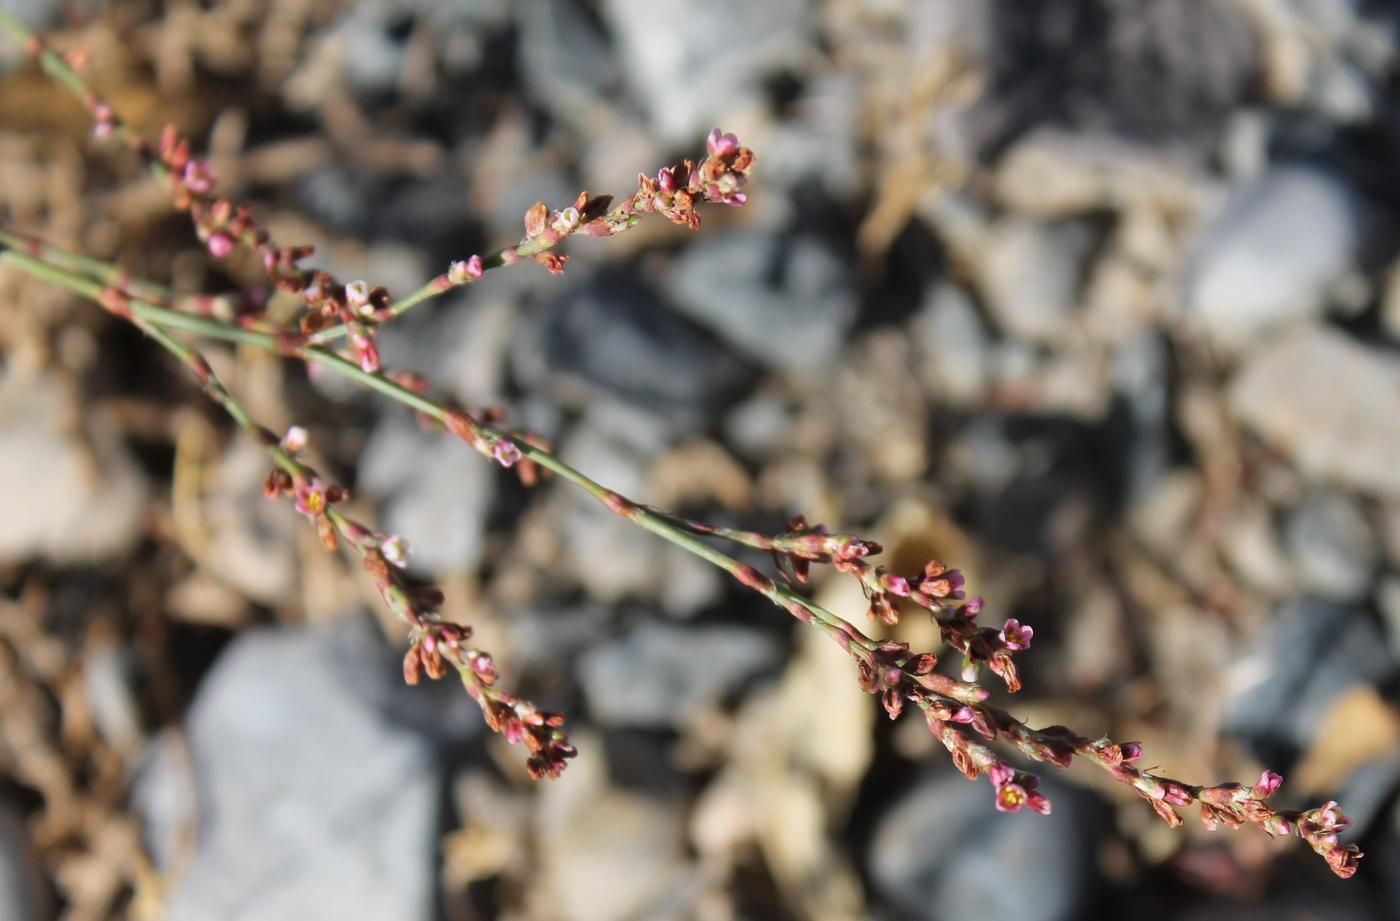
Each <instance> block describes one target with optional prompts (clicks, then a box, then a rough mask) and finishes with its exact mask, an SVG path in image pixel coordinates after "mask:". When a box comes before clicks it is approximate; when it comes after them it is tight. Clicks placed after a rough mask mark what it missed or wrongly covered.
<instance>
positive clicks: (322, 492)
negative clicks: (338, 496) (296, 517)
mask: <svg viewBox="0 0 1400 921" xmlns="http://www.w3.org/2000/svg"><path fill="white" fill-rule="evenodd" d="M295 497H296V498H295V503H296V510H297V511H298V512H301V513H302V514H303V515H305V516H307V517H308V518H315V517H316V516H318V515H323V514H325V512H326V509H328V508H329V507H330V499H329V498H328V497H327V494H326V487H325V486H324V485H323V484H322V483H321V481H320V480H317V479H314V478H313V479H310V480H305V479H300V478H298V480H297V484H296V492H295Z"/></svg>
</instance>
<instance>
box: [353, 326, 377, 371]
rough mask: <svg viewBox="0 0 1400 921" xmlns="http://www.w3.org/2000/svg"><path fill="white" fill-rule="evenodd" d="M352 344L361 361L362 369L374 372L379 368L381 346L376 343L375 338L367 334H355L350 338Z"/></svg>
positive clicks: (357, 357)
mask: <svg viewBox="0 0 1400 921" xmlns="http://www.w3.org/2000/svg"><path fill="white" fill-rule="evenodd" d="M350 345H351V346H352V347H353V348H354V350H355V358H356V359H357V360H358V361H359V363H360V370H361V371H363V372H365V373H366V374H373V373H375V372H376V371H378V370H379V346H377V345H375V344H374V340H373V339H371V338H370V337H369V336H365V335H355V336H352V337H351V338H350Z"/></svg>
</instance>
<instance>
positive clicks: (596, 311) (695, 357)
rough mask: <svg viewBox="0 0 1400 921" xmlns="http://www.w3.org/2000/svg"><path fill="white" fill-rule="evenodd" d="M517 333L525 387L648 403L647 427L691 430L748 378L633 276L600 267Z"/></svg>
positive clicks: (570, 396) (570, 399) (515, 359)
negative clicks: (649, 419) (591, 276)
mask: <svg viewBox="0 0 1400 921" xmlns="http://www.w3.org/2000/svg"><path fill="white" fill-rule="evenodd" d="M527 325H528V326H529V328H528V329H525V330H522V333H521V334H520V335H518V336H516V337H515V340H514V343H513V346H514V347H513V348H512V350H511V367H512V369H513V370H514V372H515V374H516V375H517V376H518V377H519V378H520V379H521V380H522V382H523V383H525V385H526V386H529V387H532V388H533V389H536V390H541V389H544V390H548V391H549V392H552V393H553V394H554V395H555V396H556V397H558V398H559V399H560V400H561V401H562V402H564V403H566V404H569V405H578V404H587V403H590V402H593V401H595V400H597V399H598V398H600V397H602V398H605V399H607V400H611V401H616V402H620V403H624V404H627V405H630V406H632V407H636V408H638V409H641V410H644V411H645V412H646V413H647V414H648V415H649V416H650V417H651V421H650V425H651V426H653V427H655V428H657V429H659V430H661V431H667V432H674V433H680V432H693V431H695V430H696V429H697V428H700V427H703V426H704V424H705V423H706V422H707V421H708V420H710V419H712V418H714V417H715V416H717V415H718V413H719V411H720V410H721V409H722V408H723V407H724V406H725V404H726V403H727V402H728V401H729V400H730V399H732V398H733V397H734V396H735V395H736V394H737V393H738V392H739V391H740V390H741V389H742V388H743V387H744V386H745V385H746V384H747V382H748V379H749V376H750V375H749V372H748V371H747V369H746V368H745V366H744V364H743V363H742V362H740V361H739V360H738V359H737V358H735V357H733V356H732V355H731V354H730V353H729V351H728V350H726V349H725V348H724V347H723V346H721V345H720V344H718V343H717V342H715V341H714V339H713V338H712V337H711V336H710V335H708V334H707V333H705V332H704V331H702V330H700V329H699V328H697V327H695V326H693V325H692V324H691V323H689V322H688V321H686V320H685V319H683V318H681V317H679V316H677V315H676V314H675V313H674V312H672V311H669V310H667V309H666V308H665V305H664V304H663V303H662V302H661V300H660V298H658V297H657V295H656V294H655V292H653V291H652V290H650V289H649V288H647V287H645V286H643V285H642V284H641V283H639V282H637V281H635V280H633V279H631V278H630V277H628V276H625V275H621V274H616V273H611V272H610V273H604V274H602V275H598V276H595V277H593V278H591V279H588V280H586V281H585V282H583V283H582V284H579V285H577V286H575V287H574V288H573V289H572V290H570V291H568V292H565V293H562V294H561V295H560V296H559V297H558V298H557V299H556V300H554V301H551V302H550V303H548V304H545V305H543V307H542V309H541V310H539V311H537V312H536V313H535V314H534V315H533V316H532V317H531V320H530V321H529V323H528V324H527Z"/></svg>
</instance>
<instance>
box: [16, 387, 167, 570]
mask: <svg viewBox="0 0 1400 921" xmlns="http://www.w3.org/2000/svg"><path fill="white" fill-rule="evenodd" d="M84 423H87V426H86V429H85V428H84ZM145 508H146V482H145V479H144V477H142V475H141V471H140V469H139V468H138V467H137V464H136V459H135V458H134V457H133V456H132V454H131V451H130V450H129V449H128V448H127V447H126V444H125V442H124V441H123V440H122V437H121V433H120V432H118V431H116V429H115V428H114V427H113V426H112V425H111V424H110V420H108V419H107V418H106V417H103V416H100V415H93V416H89V417H82V416H81V415H80V410H79V407H78V405H77V397H76V394H75V393H73V391H72V389H71V388H70V387H68V386H67V385H65V384H64V383H63V382H62V381H60V380H58V379H57V378H55V377H53V376H51V375H38V376H31V375H29V374H27V373H26V372H23V371H21V370H19V369H18V367H17V366H12V367H10V368H9V369H7V370H4V372H3V376H0V509H4V510H5V511H4V514H5V523H4V527H0V562H5V563H16V562H20V561H22V560H28V559H32V558H35V557H43V558H44V559H47V560H49V561H51V562H55V563H63V564H73V563H82V562H92V561H95V560H100V559H105V558H109V557H112V556H115V555H118V554H121V553H123V552H125V551H126V549H127V548H129V547H130V546H131V545H132V544H133V543H134V542H135V541H136V540H137V539H138V538H139V537H140V533H139V528H140V526H141V519H142V516H143V515H144V513H145Z"/></svg>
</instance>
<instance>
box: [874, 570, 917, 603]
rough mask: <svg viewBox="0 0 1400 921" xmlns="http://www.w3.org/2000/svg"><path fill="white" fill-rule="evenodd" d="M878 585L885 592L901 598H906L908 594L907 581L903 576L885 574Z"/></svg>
mask: <svg viewBox="0 0 1400 921" xmlns="http://www.w3.org/2000/svg"><path fill="white" fill-rule="evenodd" d="M880 584H881V585H882V586H883V587H884V589H885V591H887V592H889V593H890V594H892V595H898V596H899V597H901V598H904V597H907V596H908V595H909V592H910V588H909V580H908V579H906V578H904V577H903V576H897V575H894V574H893V573H886V574H884V575H883V576H881V577H880Z"/></svg>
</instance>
